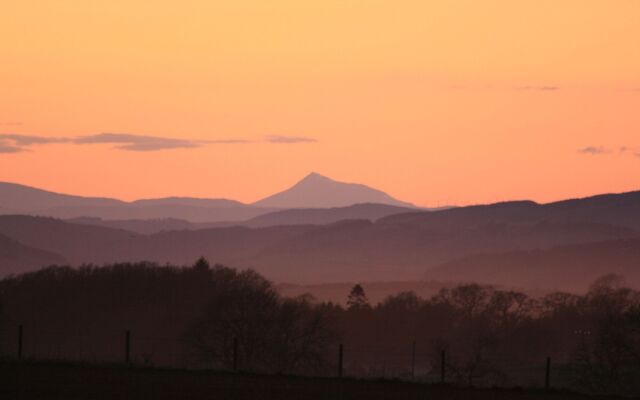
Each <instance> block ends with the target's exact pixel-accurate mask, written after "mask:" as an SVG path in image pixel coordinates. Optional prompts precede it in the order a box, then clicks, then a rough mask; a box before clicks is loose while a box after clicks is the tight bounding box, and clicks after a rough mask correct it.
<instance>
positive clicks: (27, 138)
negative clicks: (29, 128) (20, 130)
mask: <svg viewBox="0 0 640 400" xmlns="http://www.w3.org/2000/svg"><path fill="white" fill-rule="evenodd" d="M0 140H5V141H10V142H13V143H14V144H15V145H16V146H21V147H22V146H31V145H34V144H50V143H65V142H68V141H69V140H70V139H69V138H63V137H45V136H35V135H17V134H12V133H4V134H0Z"/></svg>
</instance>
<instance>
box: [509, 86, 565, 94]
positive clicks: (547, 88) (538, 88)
mask: <svg viewBox="0 0 640 400" xmlns="http://www.w3.org/2000/svg"><path fill="white" fill-rule="evenodd" d="M515 89H516V90H525V91H526V90H535V91H540V92H554V91H556V90H560V87H559V86H553V85H542V86H535V85H533V86H532V85H527V86H517V87H516V88H515Z"/></svg>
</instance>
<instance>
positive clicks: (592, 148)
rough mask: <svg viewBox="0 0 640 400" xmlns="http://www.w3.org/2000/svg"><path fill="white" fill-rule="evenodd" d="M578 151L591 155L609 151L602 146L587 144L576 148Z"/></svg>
mask: <svg viewBox="0 0 640 400" xmlns="http://www.w3.org/2000/svg"><path fill="white" fill-rule="evenodd" d="M578 152H579V153H582V154H589V155H592V156H596V155H600V154H607V153H610V150H609V149H607V148H606V147H604V146H587V147H583V148H581V149H580V150H578Z"/></svg>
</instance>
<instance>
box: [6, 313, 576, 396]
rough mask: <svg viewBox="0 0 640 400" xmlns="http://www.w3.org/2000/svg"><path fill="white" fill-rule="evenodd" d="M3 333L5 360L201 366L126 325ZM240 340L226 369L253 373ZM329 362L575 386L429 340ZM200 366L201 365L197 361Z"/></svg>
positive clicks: (513, 383) (181, 346) (351, 371)
mask: <svg viewBox="0 0 640 400" xmlns="http://www.w3.org/2000/svg"><path fill="white" fill-rule="evenodd" d="M16 328H17V329H15V330H13V331H12V332H9V331H5V332H3V335H2V338H1V340H0V346H1V347H0V350H1V354H2V356H4V357H8V358H16V359H22V360H48V361H51V360H60V361H73V362H88V363H116V364H120V363H121V364H130V365H137V366H150V367H169V368H186V369H191V368H202V367H201V366H198V365H196V364H193V363H192V362H191V360H190V358H189V356H188V351H186V348H185V342H184V340H183V339H181V338H175V337H163V336H160V335H158V336H145V335H136V332H135V331H132V330H128V329H119V330H110V331H101V332H100V333H99V334H96V333H95V332H93V333H92V334H88V333H87V332H81V331H78V332H63V331H48V330H40V329H37V328H35V327H31V328H29V327H25V326H22V325H20V326H17V327H16ZM238 342H239V341H238V339H236V340H234V341H233V343H232V345H231V346H232V349H230V351H232V353H233V363H232V365H230V366H229V367H228V368H227V369H228V370H235V371H250V369H247V368H246V367H245V366H243V365H241V364H240V363H239V361H238V359H239V357H238V352H239V351H240V350H239V345H238ZM332 348H333V350H331V349H330V350H329V353H333V354H327V359H328V362H329V364H333V367H331V368H329V369H328V370H327V372H326V373H323V374H321V375H322V376H336V377H353V378H364V379H397V380H406V381H414V382H421V383H448V384H458V385H465V386H466V385H468V386H475V387H522V388H546V389H550V388H569V389H576V385H575V382H574V379H573V378H572V373H571V372H572V370H573V369H574V368H573V366H572V364H571V363H569V362H567V361H566V360H552V359H551V358H550V357H548V356H545V355H541V357H540V359H539V360H534V361H531V360H517V359H514V358H513V357H507V356H501V355H496V354H491V353H487V354H482V355H477V357H476V358H475V359H465V360H464V362H461V361H460V360H459V359H456V357H457V355H456V352H455V349H437V348H434V347H433V346H432V345H431V344H429V343H421V342H419V341H412V342H409V343H381V344H379V345H371V344H360V343H343V344H338V345H336V346H332ZM200 365H201V364H200Z"/></svg>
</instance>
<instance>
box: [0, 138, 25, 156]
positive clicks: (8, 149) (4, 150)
mask: <svg viewBox="0 0 640 400" xmlns="http://www.w3.org/2000/svg"><path fill="white" fill-rule="evenodd" d="M23 151H25V149H24V148H22V147H18V146H14V145H12V144H10V143H8V142H6V141H4V140H0V154H11V153H20V152H23Z"/></svg>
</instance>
